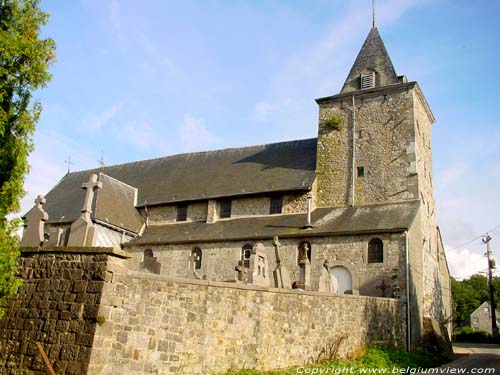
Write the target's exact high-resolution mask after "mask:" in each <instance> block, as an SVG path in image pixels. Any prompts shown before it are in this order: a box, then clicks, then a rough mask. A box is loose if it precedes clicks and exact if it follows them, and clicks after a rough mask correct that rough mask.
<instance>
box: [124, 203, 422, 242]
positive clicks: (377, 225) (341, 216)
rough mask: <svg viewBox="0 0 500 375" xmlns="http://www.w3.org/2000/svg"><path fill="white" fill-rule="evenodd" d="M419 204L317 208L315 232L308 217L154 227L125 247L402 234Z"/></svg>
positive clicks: (242, 219) (248, 218)
mask: <svg viewBox="0 0 500 375" xmlns="http://www.w3.org/2000/svg"><path fill="white" fill-rule="evenodd" d="M419 205H420V202H419V201H418V200H414V201H406V202H397V203H387V204H379V205H365V206H354V207H350V206H346V207H335V208H331V207H328V208H318V209H316V210H314V211H313V213H312V224H313V226H314V227H313V229H303V226H304V224H305V223H306V214H291V215H270V216H260V217H255V216H253V217H246V218H238V219H236V218H235V219H226V220H219V221H217V222H215V223H213V224H207V223H205V222H191V223H176V224H168V225H151V226H149V227H148V228H146V229H145V231H144V233H143V235H142V236H141V237H140V238H138V239H135V240H132V241H131V242H128V243H125V244H123V246H133V245H154V244H169V243H189V242H213V241H235V240H258V239H269V238H272V237H273V236H280V237H283V238H287V237H313V236H323V235H328V234H331V235H340V234H362V233H381V232H402V231H404V230H406V229H409V228H410V227H411V225H412V223H413V221H414V219H415V216H416V214H417V212H418V208H419Z"/></svg>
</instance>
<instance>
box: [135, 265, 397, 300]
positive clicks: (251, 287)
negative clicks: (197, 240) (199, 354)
mask: <svg viewBox="0 0 500 375" xmlns="http://www.w3.org/2000/svg"><path fill="white" fill-rule="evenodd" d="M127 276H130V277H134V278H138V279H148V280H158V281H165V282H173V283H179V284H191V285H200V286H208V287H216V288H227V289H240V290H252V291H256V292H267V293H281V294H295V295H306V296H313V297H332V298H346V299H357V300H363V301H372V300H377V301H386V302H390V303H395V304H401V305H404V306H406V302H401V301H400V300H398V299H395V298H383V297H372V296H358V295H352V294H331V293H326V292H315V291H306V290H299V289H281V288H271V287H265V286H258V285H248V284H240V283H237V282H223V281H211V280H196V279H188V278H183V277H174V276H166V275H156V274H151V273H144V272H139V271H129V272H127Z"/></svg>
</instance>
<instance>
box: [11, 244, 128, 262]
mask: <svg viewBox="0 0 500 375" xmlns="http://www.w3.org/2000/svg"><path fill="white" fill-rule="evenodd" d="M20 251H21V253H22V254H27V253H42V254H46V253H62V254H64V253H70V254H108V255H114V256H117V257H119V258H124V259H127V258H131V255H129V254H128V253H127V252H125V251H123V250H121V249H117V248H114V247H83V246H57V247H40V246H34V247H21V248H20Z"/></svg>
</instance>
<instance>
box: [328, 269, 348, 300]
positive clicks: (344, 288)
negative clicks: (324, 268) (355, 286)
mask: <svg viewBox="0 0 500 375" xmlns="http://www.w3.org/2000/svg"><path fill="white" fill-rule="evenodd" d="M330 277H331V281H332V291H333V292H334V293H336V294H345V292H348V293H349V292H351V291H352V276H351V272H349V270H348V269H347V268H345V267H342V266H337V267H333V268H332V269H331V271H330Z"/></svg>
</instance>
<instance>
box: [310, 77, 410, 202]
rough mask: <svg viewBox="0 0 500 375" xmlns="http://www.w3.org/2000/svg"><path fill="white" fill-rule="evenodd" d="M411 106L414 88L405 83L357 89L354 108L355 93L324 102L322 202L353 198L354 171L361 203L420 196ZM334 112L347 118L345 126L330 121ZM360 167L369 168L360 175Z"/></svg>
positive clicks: (318, 166)
mask: <svg viewBox="0 0 500 375" xmlns="http://www.w3.org/2000/svg"><path fill="white" fill-rule="evenodd" d="M412 106H413V94H412V90H411V89H409V88H408V87H406V86H405V87H400V88H399V89H397V88H390V90H389V89H386V90H385V91H382V90H381V91H380V92H376V93H372V94H365V93H358V94H356V98H355V109H356V110H355V113H354V111H353V106H352V97H342V98H337V99H335V98H334V99H332V100H326V101H322V102H320V108H319V127H318V129H319V130H318V151H317V162H316V170H317V171H318V198H317V204H318V206H320V207H324V206H339V205H344V204H349V203H351V202H352V190H351V189H352V181H351V179H352V173H354V174H355V177H354V181H355V203H356V204H366V203H376V202H387V201H398V200H403V199H416V198H417V194H418V191H417V180H416V170H415V166H416V165H415V134H414V117H413V115H414V113H413V107H412ZM333 115H339V116H341V117H342V118H343V124H342V126H341V129H340V130H335V129H331V128H329V127H328V125H326V122H327V120H328V119H329V118H331V117H332V116H333ZM353 124H354V128H355V129H354V134H353ZM353 136H354V140H355V151H356V152H355V163H354V165H355V166H354V171H353V170H352V148H353V146H352V145H353ZM358 167H363V168H364V176H363V177H358V176H357V168H358Z"/></svg>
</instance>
